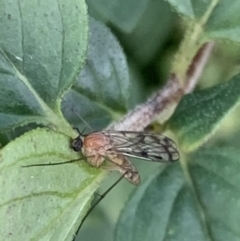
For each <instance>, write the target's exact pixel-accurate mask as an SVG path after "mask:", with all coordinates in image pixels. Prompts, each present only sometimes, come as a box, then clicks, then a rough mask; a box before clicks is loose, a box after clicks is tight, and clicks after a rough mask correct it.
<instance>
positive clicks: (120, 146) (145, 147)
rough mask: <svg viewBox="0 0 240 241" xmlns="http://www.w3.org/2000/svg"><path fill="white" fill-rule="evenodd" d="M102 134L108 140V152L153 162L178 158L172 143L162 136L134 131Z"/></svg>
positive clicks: (170, 160) (105, 132) (174, 145)
mask: <svg viewBox="0 0 240 241" xmlns="http://www.w3.org/2000/svg"><path fill="white" fill-rule="evenodd" d="M102 133H103V134H104V135H105V136H107V137H108V138H109V140H110V146H111V148H109V149H108V150H107V151H109V152H115V153H119V154H121V155H124V156H129V157H135V158H139V159H143V160H147V161H153V162H174V161H177V160H178V159H179V157H180V156H179V152H178V150H177V147H176V144H175V143H174V141H173V140H171V139H170V138H168V137H166V136H163V135H156V134H151V133H146V132H134V131H102Z"/></svg>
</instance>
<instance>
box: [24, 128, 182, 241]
mask: <svg viewBox="0 0 240 241" xmlns="http://www.w3.org/2000/svg"><path fill="white" fill-rule="evenodd" d="M76 130H77V131H78V134H79V135H78V136H77V137H76V138H75V139H73V140H72V142H71V147H72V149H73V150H74V151H76V152H80V151H81V152H82V154H83V156H84V157H85V158H86V160H87V161H88V163H89V164H90V165H91V166H94V167H100V166H101V167H102V168H105V169H108V170H116V171H118V172H119V173H120V174H121V177H120V178H119V179H118V180H117V181H116V182H115V183H114V184H113V185H112V186H110V188H108V189H107V190H106V191H105V192H104V193H103V194H102V195H100V198H99V199H98V200H97V202H95V203H94V204H93V205H92V207H91V208H90V209H89V210H88V212H87V213H86V215H85V216H84V217H83V219H82V221H81V224H80V225H79V227H78V229H77V231H76V234H77V233H78V232H79V230H80V228H81V227H82V225H83V222H84V221H85V219H86V218H87V216H88V215H89V214H90V213H91V211H92V210H93V209H94V208H95V207H96V206H97V204H98V203H99V202H100V201H101V200H102V199H103V198H104V197H105V196H106V195H107V194H108V193H109V192H110V191H111V190H112V189H113V188H114V187H115V186H116V185H117V183H119V182H120V181H121V179H122V178H126V179H127V180H128V181H129V182H131V183H132V184H134V185H138V184H139V183H140V175H139V173H138V171H137V169H136V168H135V167H134V166H133V164H132V163H131V162H130V161H129V160H128V157H134V158H138V159H142V160H145V161H152V162H165V163H171V162H175V161H177V160H178V159H179V158H180V156H179V152H178V150H177V147H176V144H175V143H174V141H173V140H171V139H170V138H168V137H166V136H163V135H157V134H151V133H146V132H136V131H113V130H106V131H99V132H92V133H90V134H87V135H83V133H81V132H80V131H79V130H78V129H76ZM105 159H107V160H108V161H109V163H108V165H102V164H103V162H104V161H105ZM79 160H81V159H78V160H70V161H66V162H61V163H58V162H57V163H48V164H32V165H28V166H25V167H32V166H48V165H50V166H53V165H60V164H67V163H73V162H76V161H79ZM76 234H75V237H76ZM75 237H74V240H75Z"/></svg>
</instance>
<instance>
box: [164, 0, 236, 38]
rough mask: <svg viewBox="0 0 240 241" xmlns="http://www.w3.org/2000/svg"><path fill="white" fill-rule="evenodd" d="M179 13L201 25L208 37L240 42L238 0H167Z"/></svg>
mask: <svg viewBox="0 0 240 241" xmlns="http://www.w3.org/2000/svg"><path fill="white" fill-rule="evenodd" d="M167 1H168V2H169V3H170V4H171V6H172V7H173V8H174V9H175V10H176V11H177V12H178V13H180V14H181V15H183V16H184V17H187V18H188V20H189V18H190V19H191V20H193V22H194V23H196V24H199V25H203V26H204V31H205V37H206V38H208V39H226V40H231V41H234V42H238V43H239V42H240V41H239V39H240V15H239V9H240V1H238V0H232V1H231V7H229V1H226V0H225V1H220V0H211V1H201V0H197V1H190V0H188V1H186V0H180V1H179V0H167Z"/></svg>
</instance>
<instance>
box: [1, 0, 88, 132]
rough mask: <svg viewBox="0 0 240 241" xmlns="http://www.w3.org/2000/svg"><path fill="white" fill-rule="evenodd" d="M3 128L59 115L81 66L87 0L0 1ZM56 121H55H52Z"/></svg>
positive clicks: (44, 121)
mask: <svg viewBox="0 0 240 241" xmlns="http://www.w3.org/2000/svg"><path fill="white" fill-rule="evenodd" d="M0 4H1V8H0V31H1V35H0V129H1V130H9V129H11V128H13V127H16V126H18V125H23V124H27V123H30V122H37V123H44V124H46V123H49V122H50V123H51V122H55V121H57V120H58V118H59V117H58V118H57V117H55V116H54V113H53V112H55V113H57V114H58V115H61V114H59V113H58V112H59V104H60V102H61V97H62V96H63V94H64V92H66V91H67V90H68V89H69V88H70V86H71V85H72V83H73V82H74V80H75V77H76V75H77V73H78V72H79V70H80V68H81V67H82V66H83V62H84V56H85V52H86V46H87V30H88V25H87V13H86V6H85V3H84V1H83V0H71V1H68V2H67V3H66V1H63V0H60V1H57V0H53V1H51V4H49V1H46V0H43V1H37V0H24V1H20V2H18V1H16V0H11V1H6V0H1V1H0ZM54 124H55V123H54Z"/></svg>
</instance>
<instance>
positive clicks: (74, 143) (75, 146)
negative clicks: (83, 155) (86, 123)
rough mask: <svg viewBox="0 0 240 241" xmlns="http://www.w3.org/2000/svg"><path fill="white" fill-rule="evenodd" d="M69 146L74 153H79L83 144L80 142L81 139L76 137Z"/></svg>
mask: <svg viewBox="0 0 240 241" xmlns="http://www.w3.org/2000/svg"><path fill="white" fill-rule="evenodd" d="M71 146H72V149H73V150H74V151H81V149H82V146H83V142H82V139H81V138H80V136H78V137H77V138H76V139H74V140H73V141H72V144H71Z"/></svg>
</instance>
